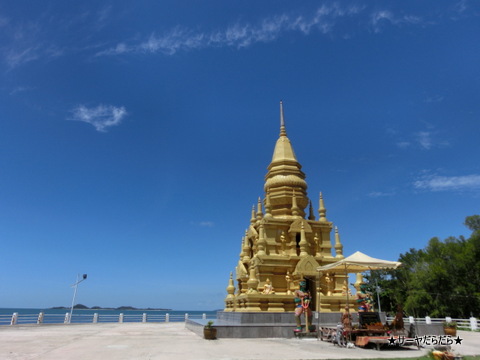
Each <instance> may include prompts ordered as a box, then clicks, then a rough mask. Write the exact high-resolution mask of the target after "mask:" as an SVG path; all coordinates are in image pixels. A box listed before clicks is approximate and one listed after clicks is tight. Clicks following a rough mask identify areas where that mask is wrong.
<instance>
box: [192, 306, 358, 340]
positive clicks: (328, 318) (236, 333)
mask: <svg viewBox="0 0 480 360" xmlns="http://www.w3.org/2000/svg"><path fill="white" fill-rule="evenodd" d="M356 315H357V314H355V313H352V316H353V321H354V322H355V321H358V316H357V320H356V318H355V316H356ZM341 316H342V314H341V313H340V312H337V313H333V312H331V313H319V317H317V313H315V312H314V314H313V318H312V323H313V324H312V325H315V326H316V327H317V328H318V327H319V326H336V325H337V324H338V323H339V322H340V319H341ZM208 321H212V320H211V319H210V320H196V319H195V320H193V319H188V320H187V322H186V325H185V326H186V328H187V329H189V330H191V331H193V332H194V333H196V334H197V335H199V336H202V337H203V327H204V326H205V325H206V324H207V322H208ZM302 322H303V324H305V322H304V318H303V316H302ZM213 326H214V327H215V328H216V329H217V338H293V337H294V336H295V333H294V331H293V330H294V329H295V327H296V323H295V314H294V312H284V313H259V312H224V311H219V312H218V313H217V318H216V319H214V320H213Z"/></svg>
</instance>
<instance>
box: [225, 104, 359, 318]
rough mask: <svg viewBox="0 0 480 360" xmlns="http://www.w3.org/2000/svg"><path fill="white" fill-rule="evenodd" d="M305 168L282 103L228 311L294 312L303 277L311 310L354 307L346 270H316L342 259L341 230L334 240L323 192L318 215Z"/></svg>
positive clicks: (230, 287)
mask: <svg viewBox="0 0 480 360" xmlns="http://www.w3.org/2000/svg"><path fill="white" fill-rule="evenodd" d="M301 169H302V166H301V165H300V163H299V162H298V160H297V157H296V156H295V152H294V151H293V147H292V144H291V143H290V140H289V138H288V137H287V132H286V128H285V120H284V114H283V104H282V102H280V136H279V138H278V140H277V143H276V144H275V149H274V151H273V157H272V161H271V163H270V165H269V166H268V172H267V174H266V176H265V185H264V191H265V195H264V198H263V200H262V199H260V198H259V199H258V203H257V206H256V207H255V206H253V208H252V215H251V219H250V225H249V227H248V229H247V230H246V231H245V236H244V237H243V238H242V242H241V252H240V259H239V261H238V265H237V267H236V275H235V279H236V285H237V286H236V288H235V285H234V279H233V274H230V281H229V284H228V286H227V293H228V295H227V297H226V298H225V310H224V311H225V312H290V311H294V308H295V303H294V291H295V290H297V289H298V288H299V282H300V281H301V280H303V279H304V280H306V281H307V286H308V290H309V292H310V294H311V296H312V303H311V305H310V307H311V309H312V310H316V311H321V312H339V311H342V310H343V308H344V307H345V306H346V303H347V299H348V298H349V299H350V300H349V302H351V305H350V306H351V307H353V299H352V297H351V296H350V297H348V296H347V292H348V291H349V290H348V285H347V282H348V277H347V275H346V274H341V273H338V274H335V273H325V274H324V273H322V274H320V273H318V272H317V271H316V269H317V268H318V267H319V266H323V265H327V264H330V263H333V262H336V261H338V260H340V259H342V258H343V257H344V256H343V245H342V243H341V242H340V236H339V233H338V229H337V228H335V237H334V243H333V244H332V241H331V233H332V230H333V224H332V223H331V222H330V221H328V220H327V217H326V213H327V210H326V208H325V204H324V200H323V197H322V193H320V196H319V207H318V219H317V218H316V217H315V214H314V210H313V206H312V202H311V200H310V199H309V198H308V195H307V183H306V181H305V174H304V173H303V172H302V170H301ZM332 251H333V252H334V254H332Z"/></svg>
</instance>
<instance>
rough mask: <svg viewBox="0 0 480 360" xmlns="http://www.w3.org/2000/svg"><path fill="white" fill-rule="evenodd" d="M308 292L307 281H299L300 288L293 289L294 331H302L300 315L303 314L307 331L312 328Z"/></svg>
mask: <svg viewBox="0 0 480 360" xmlns="http://www.w3.org/2000/svg"><path fill="white" fill-rule="evenodd" d="M311 299H312V298H311V296H310V292H309V291H308V290H307V282H306V281H305V280H302V281H300V289H299V290H295V321H296V323H297V328H296V329H295V331H296V332H301V331H302V320H301V316H302V314H304V316H305V328H306V331H307V332H310V330H312V329H313V327H312V325H311V324H312V310H310V301H311Z"/></svg>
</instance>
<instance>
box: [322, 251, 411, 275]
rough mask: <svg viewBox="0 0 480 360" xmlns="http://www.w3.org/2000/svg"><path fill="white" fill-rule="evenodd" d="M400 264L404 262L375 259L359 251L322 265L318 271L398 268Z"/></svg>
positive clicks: (355, 271)
mask: <svg viewBox="0 0 480 360" xmlns="http://www.w3.org/2000/svg"><path fill="white" fill-rule="evenodd" d="M400 265H402V263H400V262H398V261H388V260H381V259H375V258H373V257H371V256H368V255H365V254H364V253H362V252H360V251H357V252H356V253H354V254H352V255H350V256H348V257H346V258H343V259H342V260H340V261H337V262H334V263H332V264H328V265H325V266H320V267H318V268H317V271H327V270H328V271H335V270H337V271H338V270H348V272H352V273H357V272H362V271H367V270H381V269H396V268H398V267H399V266H400Z"/></svg>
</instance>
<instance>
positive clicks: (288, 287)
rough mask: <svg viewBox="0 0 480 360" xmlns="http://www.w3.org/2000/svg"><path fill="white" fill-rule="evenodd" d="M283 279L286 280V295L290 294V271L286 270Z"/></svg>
mask: <svg viewBox="0 0 480 360" xmlns="http://www.w3.org/2000/svg"><path fill="white" fill-rule="evenodd" d="M285 281H286V282H287V295H292V290H290V282H291V281H292V279H291V278H290V271H287V275H285Z"/></svg>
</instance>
